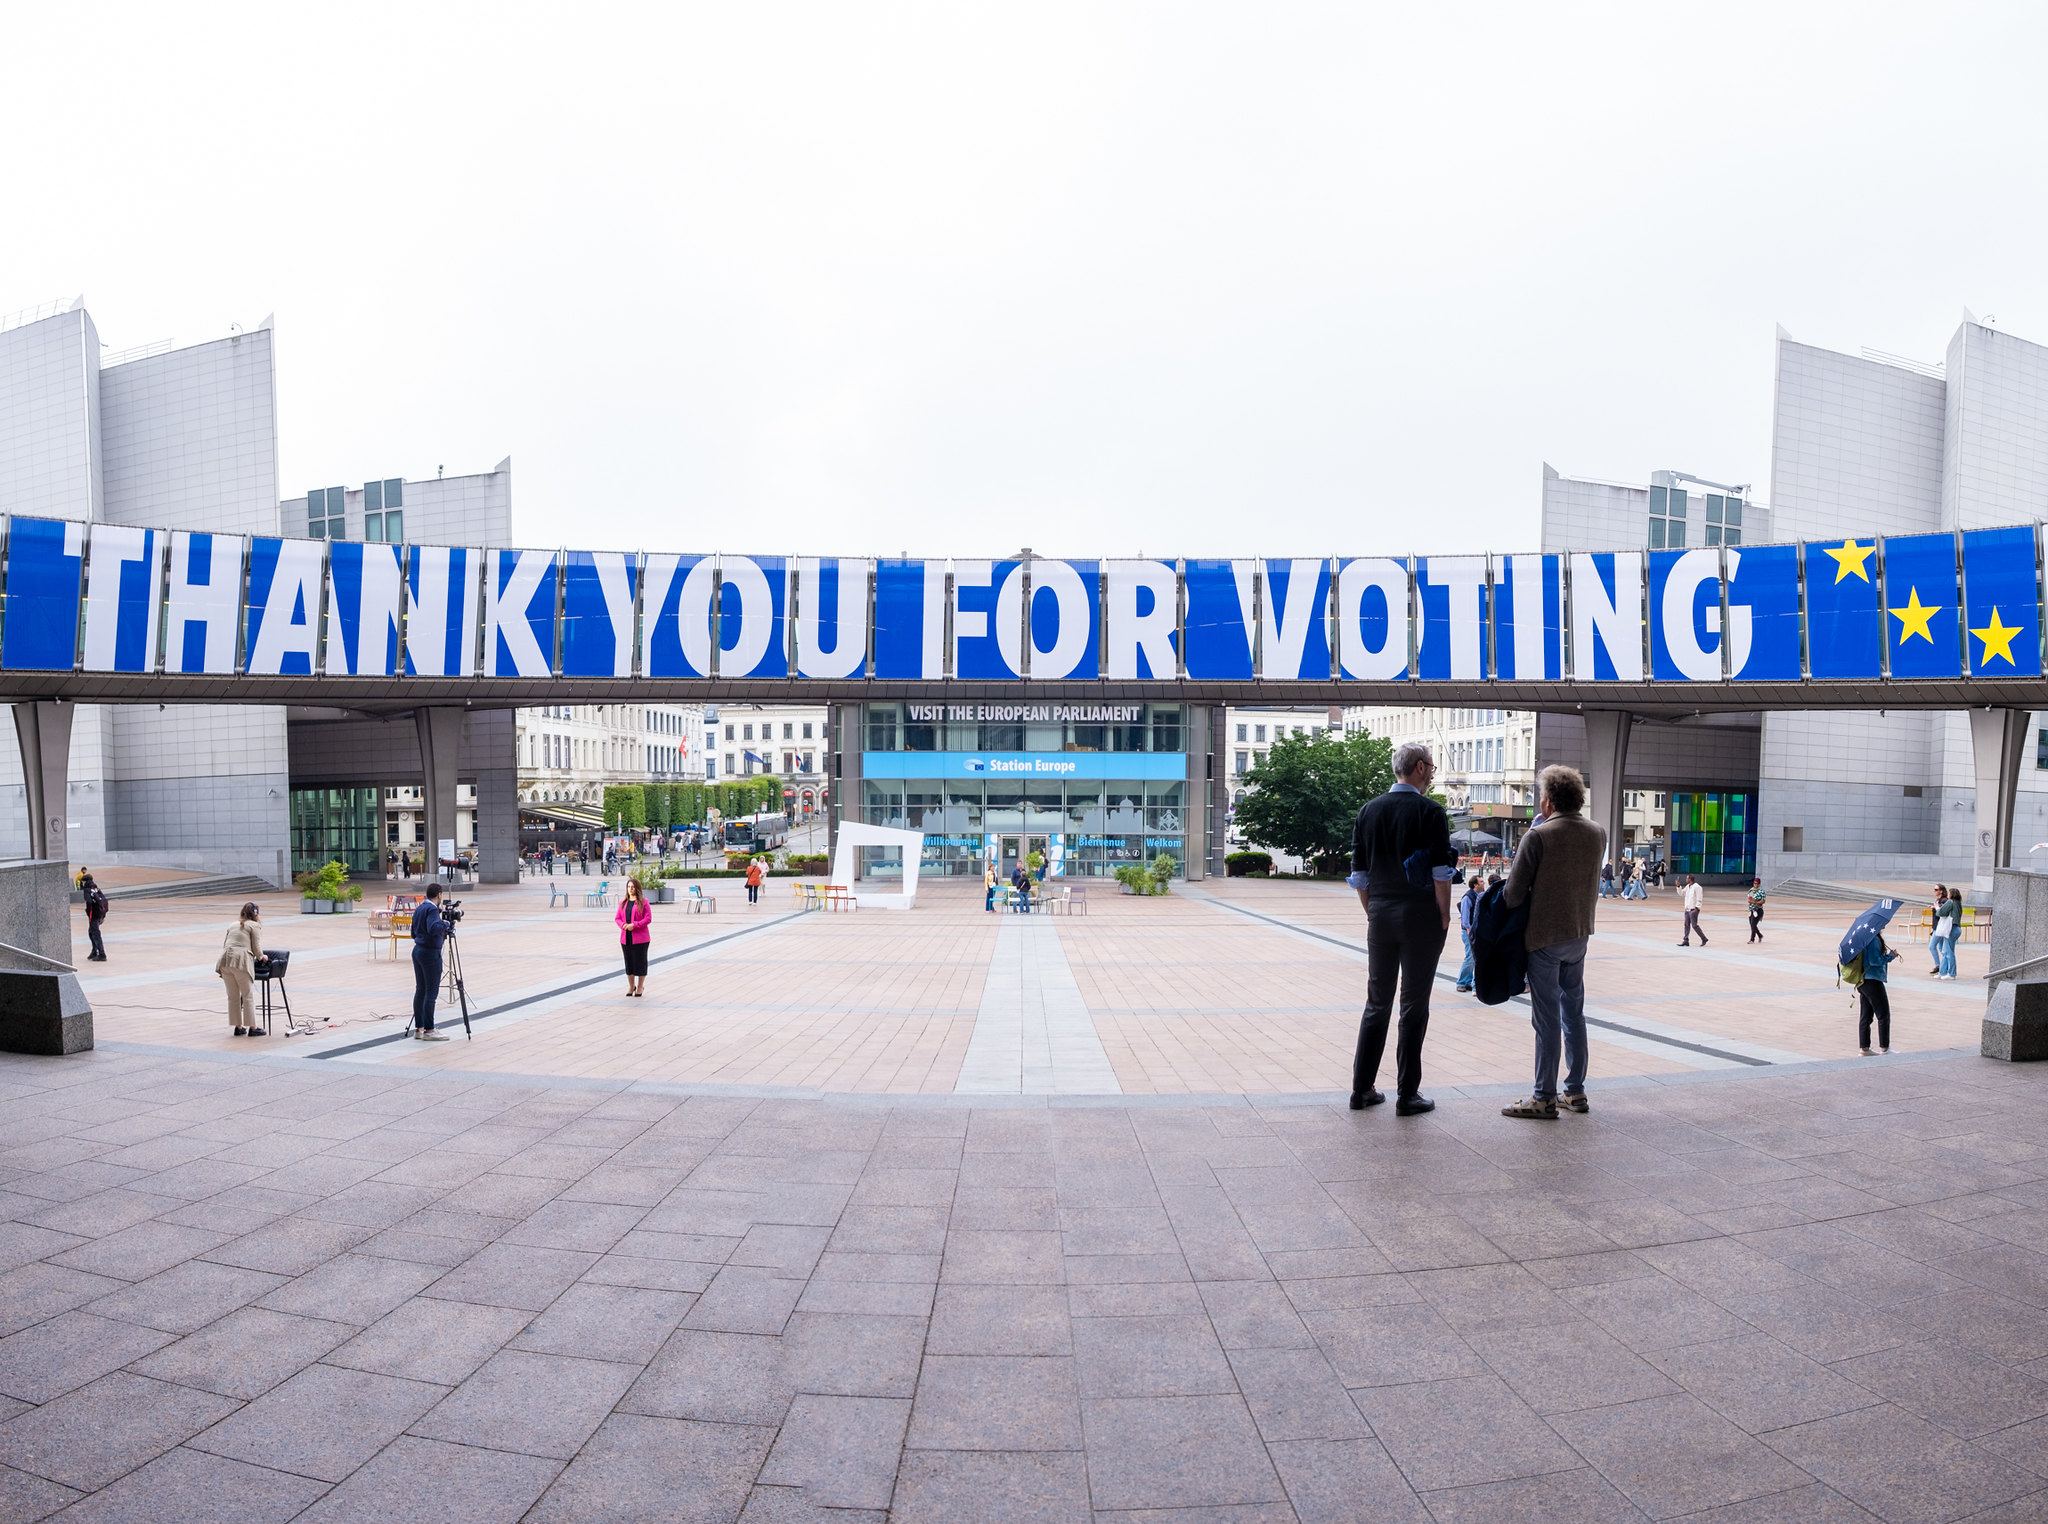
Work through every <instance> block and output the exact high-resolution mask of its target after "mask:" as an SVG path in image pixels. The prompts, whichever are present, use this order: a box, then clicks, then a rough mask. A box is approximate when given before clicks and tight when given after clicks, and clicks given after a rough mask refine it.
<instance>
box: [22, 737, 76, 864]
mask: <svg viewBox="0 0 2048 1524" xmlns="http://www.w3.org/2000/svg"><path fill="white" fill-rule="evenodd" d="M75 712H76V711H75V708H74V706H73V705H70V704H53V703H44V702H40V701H36V700H27V701H24V702H22V703H18V704H16V705H15V706H14V735H15V739H16V740H17V741H19V742H20V743H21V781H22V787H23V792H24V793H25V795H26V796H27V804H28V855H29V856H30V857H35V858H40V859H42V860H43V861H44V862H53V863H68V862H70V861H71V845H70V833H69V832H68V830H67V829H66V825H67V821H68V816H67V815H66V811H68V810H69V809H70V808H71V800H70V793H71V789H70V779H71V717H72V715H73V714H74V713H75Z"/></svg>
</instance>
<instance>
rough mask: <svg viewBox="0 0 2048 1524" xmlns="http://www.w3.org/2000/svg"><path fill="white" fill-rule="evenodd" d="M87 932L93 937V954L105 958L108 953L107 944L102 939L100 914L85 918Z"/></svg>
mask: <svg viewBox="0 0 2048 1524" xmlns="http://www.w3.org/2000/svg"><path fill="white" fill-rule="evenodd" d="M85 934H86V935H87V936H89V937H91V938H92V955H93V956H94V957H95V958H105V957H106V955H107V944H106V943H104V942H102V941H101V940H100V918H99V917H98V916H91V915H89V916H87V917H86V918H85Z"/></svg>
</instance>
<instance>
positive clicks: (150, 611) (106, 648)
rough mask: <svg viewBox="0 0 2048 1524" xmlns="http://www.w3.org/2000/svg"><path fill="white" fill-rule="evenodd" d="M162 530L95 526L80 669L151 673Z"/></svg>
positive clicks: (160, 597)
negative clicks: (83, 654)
mask: <svg viewBox="0 0 2048 1524" xmlns="http://www.w3.org/2000/svg"><path fill="white" fill-rule="evenodd" d="M165 543H166V537H165V535H164V533H163V531H162V530H158V529H137V528H134V527H132V526H130V525H127V524H95V525H94V526H93V528H92V539H91V543H90V544H89V545H88V547H87V549H88V551H89V553H90V561H89V563H88V565H89V572H88V575H89V580H88V582H87V585H86V599H85V670H86V671H88V672H153V671H155V670H156V658H157V610H158V608H159V607H160V605H161V603H162V600H163V573H164V546H165Z"/></svg>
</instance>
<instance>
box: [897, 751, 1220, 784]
mask: <svg viewBox="0 0 2048 1524" xmlns="http://www.w3.org/2000/svg"><path fill="white" fill-rule="evenodd" d="M1187 767H1188V759H1187V755H1186V753H1184V752H1178V751H1037V752H1031V751H870V752H863V753H862V754H861V760H860V770H861V776H862V777H864V778H938V779H947V778H983V779H993V780H995V781H998V782H1000V781H1001V780H1003V779H1005V778H1017V779H1024V778H1038V779H1047V778H1098V779H1112V778H1113V779H1123V778H1133V779H1165V778H1185V777H1186V776H1187Z"/></svg>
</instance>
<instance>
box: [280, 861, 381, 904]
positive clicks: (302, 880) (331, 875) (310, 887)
mask: <svg viewBox="0 0 2048 1524" xmlns="http://www.w3.org/2000/svg"><path fill="white" fill-rule="evenodd" d="M292 882H293V883H294V884H296V885H298V887H299V896H300V899H299V913H300V914H301V915H346V914H348V912H349V911H351V910H353V909H355V904H356V901H357V900H359V899H361V898H362V897H363V886H362V885H361V884H352V883H350V882H349V881H348V864H347V863H345V862H342V861H341V860H340V859H339V858H336V859H335V860H333V861H332V862H329V863H328V864H327V865H326V866H324V867H321V868H309V869H307V870H306V871H305V872H304V873H299V874H295V875H293V877H292Z"/></svg>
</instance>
